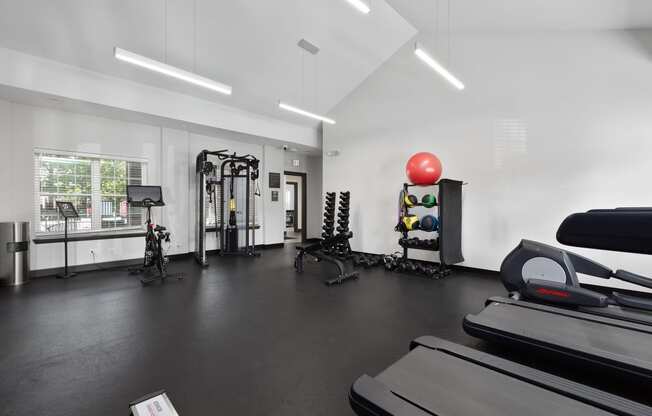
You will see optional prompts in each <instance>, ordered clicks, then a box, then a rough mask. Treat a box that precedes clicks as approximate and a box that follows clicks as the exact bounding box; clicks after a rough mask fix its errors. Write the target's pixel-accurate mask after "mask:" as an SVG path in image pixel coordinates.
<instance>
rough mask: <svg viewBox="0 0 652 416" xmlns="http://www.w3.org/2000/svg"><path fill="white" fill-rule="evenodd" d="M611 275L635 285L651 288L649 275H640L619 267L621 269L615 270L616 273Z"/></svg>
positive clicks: (651, 282)
mask: <svg viewBox="0 0 652 416" xmlns="http://www.w3.org/2000/svg"><path fill="white" fill-rule="evenodd" d="M613 277H615V278H616V279H620V280H622V281H625V282H629V283H634V284H635V285H639V286H643V287H647V288H648V289H652V279H650V278H649V277H645V276H641V275H640V274H636V273H632V272H628V271H626V270H622V269H621V270H616V273H614V274H613Z"/></svg>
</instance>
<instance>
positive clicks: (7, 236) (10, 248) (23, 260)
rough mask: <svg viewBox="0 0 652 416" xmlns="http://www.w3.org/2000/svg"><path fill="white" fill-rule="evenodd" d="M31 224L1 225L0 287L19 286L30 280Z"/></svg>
mask: <svg viewBox="0 0 652 416" xmlns="http://www.w3.org/2000/svg"><path fill="white" fill-rule="evenodd" d="M29 239H30V232H29V222H2V223H0V285H2V286H19V285H22V284H24V283H27V281H28V280H29V273H30V269H29Z"/></svg>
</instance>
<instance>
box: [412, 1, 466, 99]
mask: <svg viewBox="0 0 652 416" xmlns="http://www.w3.org/2000/svg"><path fill="white" fill-rule="evenodd" d="M447 3H448V6H447V7H446V12H447V15H448V23H447V24H446V32H447V33H446V40H447V41H448V42H447V43H448V45H447V46H448V47H447V52H446V65H447V66H449V67H450V66H451V62H452V60H451V1H450V0H448V1H447ZM433 12H434V13H433V26H434V28H433V29H434V30H433V33H434V36H433V44H434V45H435V46H434V47H435V49H434V51H435V55H439V16H440V13H439V0H434V2H433ZM414 54H415V55H416V56H417V57H418V58H419V59H421V60H422V61H423V62H425V63H426V65H428V66H429V67H430V68H432V69H434V70H435V72H437V73H438V74H439V75H441V76H442V77H443V78H444V79H445V80H446V81H448V82H450V83H451V84H452V85H453V86H454V87H455V88H457V89H458V90H460V91H461V90H463V89H464V88H465V87H464V84H463V83H462V81H460V80H459V79H458V78H457V77H456V76H455V75H453V74H451V73H450V72H449V71H448V69H446V68H444V66H443V65H442V64H440V63H439V62H438V61H437V60H436V59H435V58H433V56H432V55H430V54H429V53H428V52H426V49H425V48H424V47H423V46H421V45H420V44H419V43H418V42H416V43H415V44H414Z"/></svg>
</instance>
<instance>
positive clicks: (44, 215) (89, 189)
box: [36, 153, 144, 233]
mask: <svg viewBox="0 0 652 416" xmlns="http://www.w3.org/2000/svg"><path fill="white" fill-rule="evenodd" d="M36 158H37V162H38V171H37V172H36V179H37V180H38V181H39V184H38V189H39V196H38V197H39V201H40V203H39V205H40V213H39V217H40V224H39V225H38V232H42V233H48V232H50V233H61V232H63V229H64V225H63V224H64V221H63V218H61V217H60V215H59V212H58V211H57V208H56V204H55V202H56V201H70V202H72V203H73V204H74V205H75V207H76V208H77V211H78V212H79V216H80V218H79V219H78V220H73V221H70V222H69V224H68V229H69V231H73V232H74V231H85V232H89V231H99V230H98V229H94V227H93V222H92V214H93V201H92V195H93V177H92V163H93V161H94V160H95V161H97V160H98V159H92V158H88V157H80V156H69V155H55V154H46V153H43V154H37V155H36ZM99 165H100V177H99V178H96V179H97V182H96V183H99V186H100V189H99V191H100V197H101V201H99V204H98V205H99V207H100V210H101V215H100V218H101V227H100V230H110V229H119V228H124V227H142V224H143V222H144V213H143V210H142V209H141V208H133V209H132V208H130V207H129V206H128V205H127V197H126V189H127V188H126V186H127V183H129V184H134V185H140V184H142V182H143V178H142V175H143V164H142V163H140V162H128V161H124V160H110V159H100V160H99Z"/></svg>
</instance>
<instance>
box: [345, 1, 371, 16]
mask: <svg viewBox="0 0 652 416" xmlns="http://www.w3.org/2000/svg"><path fill="white" fill-rule="evenodd" d="M347 1H348V2H349V3H350V4H351V5H352V6H353V7H355V8H356V9H358V10H359V11H360V12H361V13H364V14H369V12H370V11H371V9H370V8H369V6H368V5H367V3H365V2H363V1H362V0H347Z"/></svg>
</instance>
